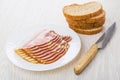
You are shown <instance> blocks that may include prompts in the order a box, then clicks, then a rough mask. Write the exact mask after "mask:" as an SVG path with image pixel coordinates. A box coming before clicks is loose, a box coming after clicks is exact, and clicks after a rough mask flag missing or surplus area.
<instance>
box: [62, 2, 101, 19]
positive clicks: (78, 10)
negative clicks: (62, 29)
mask: <svg viewBox="0 0 120 80" xmlns="http://www.w3.org/2000/svg"><path fill="white" fill-rule="evenodd" d="M102 11H103V10H102V5H101V3H99V2H96V1H93V2H88V3H85V4H82V5H78V4H74V5H68V6H65V7H64V8H63V14H64V16H65V17H66V18H69V19H72V20H83V19H89V18H91V17H94V16H97V15H99V14H101V13H102Z"/></svg>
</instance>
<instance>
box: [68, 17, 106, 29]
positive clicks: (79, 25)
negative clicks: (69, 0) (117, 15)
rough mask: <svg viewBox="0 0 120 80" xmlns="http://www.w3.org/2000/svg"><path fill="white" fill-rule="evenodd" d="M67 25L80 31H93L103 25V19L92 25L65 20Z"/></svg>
mask: <svg viewBox="0 0 120 80" xmlns="http://www.w3.org/2000/svg"><path fill="white" fill-rule="evenodd" d="M67 22H68V24H69V25H71V26H75V27H77V28H80V29H93V28H97V27H99V26H102V25H103V24H104V23H105V18H103V19H101V20H100V21H98V22H94V23H83V22H81V21H74V20H67Z"/></svg>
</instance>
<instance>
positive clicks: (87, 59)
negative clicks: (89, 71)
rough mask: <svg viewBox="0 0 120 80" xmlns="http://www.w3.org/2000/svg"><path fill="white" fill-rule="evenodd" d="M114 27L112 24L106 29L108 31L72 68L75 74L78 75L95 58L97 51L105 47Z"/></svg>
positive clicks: (114, 24)
mask: <svg viewBox="0 0 120 80" xmlns="http://www.w3.org/2000/svg"><path fill="white" fill-rule="evenodd" d="M115 26H116V23H115V22H114V23H113V24H112V25H111V26H110V27H109V28H108V30H107V31H106V32H105V33H103V35H102V36H101V37H100V38H99V39H98V40H97V41H96V43H95V44H93V45H92V46H91V47H90V49H89V50H88V51H87V52H86V54H85V55H84V56H83V57H82V58H81V59H80V60H79V61H78V63H77V64H76V65H75V66H74V72H75V74H80V73H81V72H82V71H83V70H84V69H85V68H86V67H87V65H88V64H89V63H90V62H91V60H92V59H93V58H94V57H95V55H96V54H97V52H98V50H100V49H103V48H104V47H105V46H106V44H107V43H108V42H109V40H110V39H111V37H112V35H113V32H114V31H115Z"/></svg>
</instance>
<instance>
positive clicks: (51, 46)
mask: <svg viewBox="0 0 120 80" xmlns="http://www.w3.org/2000/svg"><path fill="white" fill-rule="evenodd" d="M37 36H38V35H37ZM37 36H36V37H37ZM49 36H50V39H51V40H47V41H46V42H45V41H44V43H43V44H42V43H41V42H40V43H39V44H36V45H35V44H33V43H34V42H32V41H36V40H31V41H30V44H29V43H27V44H26V46H25V45H24V47H23V48H20V49H17V50H16V53H17V54H18V55H20V56H21V55H24V56H26V57H24V56H21V57H23V59H25V60H27V61H29V62H32V63H36V64H37V63H42V64H50V63H53V62H55V61H57V60H58V59H60V58H61V57H62V56H63V55H65V53H66V52H67V51H68V48H69V44H68V42H70V41H71V40H72V38H71V37H70V36H61V35H59V34H57V33H55V31H52V30H51V31H49V33H46V34H45V35H44V37H45V38H46V37H47V38H46V39H49ZM39 37H40V36H39ZM37 39H38V38H37ZM42 39H43V38H42ZM38 40H39V39H38ZM43 40H44V39H43ZM41 41H42V40H41ZM38 42H39V41H38ZM38 42H35V43H38ZM31 44H33V46H32V45H31ZM29 45H30V47H29Z"/></svg>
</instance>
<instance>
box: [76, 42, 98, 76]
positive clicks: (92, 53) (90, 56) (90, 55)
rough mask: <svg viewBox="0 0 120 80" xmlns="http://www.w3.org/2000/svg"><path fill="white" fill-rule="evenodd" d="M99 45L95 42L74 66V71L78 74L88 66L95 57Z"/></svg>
mask: <svg viewBox="0 0 120 80" xmlns="http://www.w3.org/2000/svg"><path fill="white" fill-rule="evenodd" d="M97 51H98V46H97V44H93V45H92V46H91V47H90V49H89V50H88V51H87V52H86V54H85V55H84V56H83V57H82V59H80V61H78V63H77V64H76V65H75V67H74V72H75V73H76V74H79V73H81V72H82V71H83V70H84V69H85V68H86V66H87V65H88V64H89V62H90V61H91V60H92V59H93V58H94V56H95V55H96V54H97Z"/></svg>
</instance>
